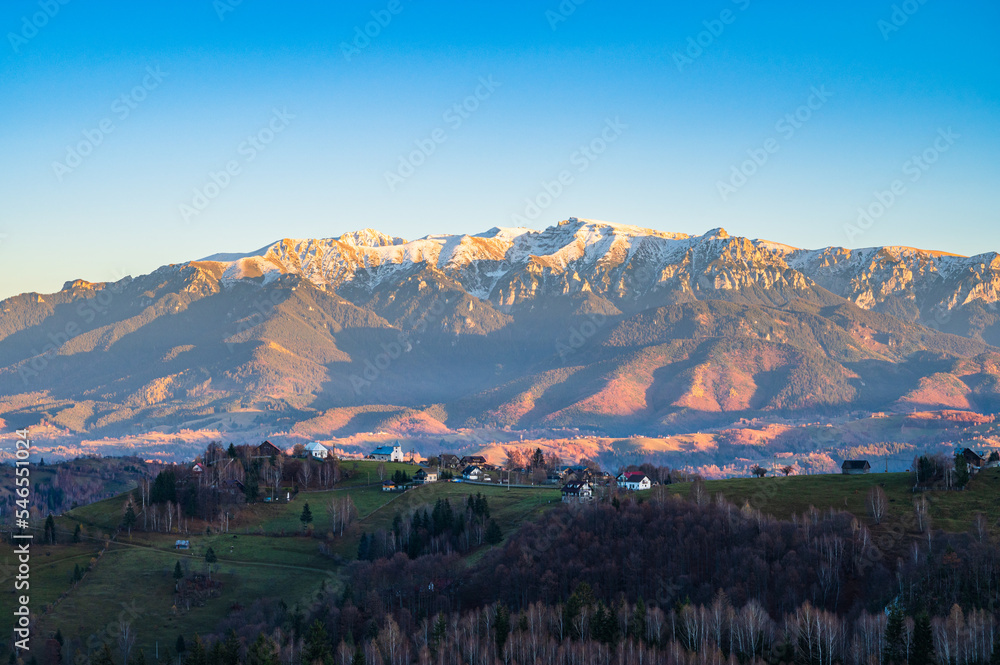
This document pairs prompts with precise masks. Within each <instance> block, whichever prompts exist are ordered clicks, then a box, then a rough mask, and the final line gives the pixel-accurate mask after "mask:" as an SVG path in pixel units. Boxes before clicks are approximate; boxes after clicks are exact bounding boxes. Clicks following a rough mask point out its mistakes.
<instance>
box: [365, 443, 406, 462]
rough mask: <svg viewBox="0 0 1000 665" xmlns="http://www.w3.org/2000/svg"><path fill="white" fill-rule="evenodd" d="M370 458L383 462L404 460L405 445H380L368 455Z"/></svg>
mask: <svg viewBox="0 0 1000 665" xmlns="http://www.w3.org/2000/svg"><path fill="white" fill-rule="evenodd" d="M368 459H374V460H379V461H382V462H402V461H403V446H401V445H399V444H396V445H394V446H379V447H378V448H376V449H375V450H373V451H372V452H371V453H370V454H369V455H368Z"/></svg>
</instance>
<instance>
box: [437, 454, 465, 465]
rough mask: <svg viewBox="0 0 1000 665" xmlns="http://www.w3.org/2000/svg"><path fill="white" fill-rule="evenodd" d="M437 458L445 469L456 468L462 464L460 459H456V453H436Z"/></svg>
mask: <svg viewBox="0 0 1000 665" xmlns="http://www.w3.org/2000/svg"><path fill="white" fill-rule="evenodd" d="M438 460H440V462H441V466H442V467H444V468H445V469H457V468H458V467H459V466H460V465H461V464H462V460H460V459H458V455H452V454H451V453H442V454H441V455H438Z"/></svg>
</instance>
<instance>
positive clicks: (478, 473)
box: [462, 465, 483, 480]
mask: <svg viewBox="0 0 1000 665" xmlns="http://www.w3.org/2000/svg"><path fill="white" fill-rule="evenodd" d="M462 477H463V478H465V479H466V480H482V479H483V470H482V469H480V468H479V467H478V466H471V465H470V466H467V467H465V468H464V469H462Z"/></svg>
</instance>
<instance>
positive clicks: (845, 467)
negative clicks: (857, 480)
mask: <svg viewBox="0 0 1000 665" xmlns="http://www.w3.org/2000/svg"><path fill="white" fill-rule="evenodd" d="M871 470H872V465H871V464H869V463H868V460H865V459H845V460H844V463H843V464H841V465H840V472H841V473H842V474H844V475H845V476H857V475H860V474H862V473H869V472H870V471H871Z"/></svg>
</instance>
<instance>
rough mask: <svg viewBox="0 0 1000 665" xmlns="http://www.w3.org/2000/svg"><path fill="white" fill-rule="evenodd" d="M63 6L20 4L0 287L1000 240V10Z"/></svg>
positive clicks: (1, 63)
mask: <svg viewBox="0 0 1000 665" xmlns="http://www.w3.org/2000/svg"><path fill="white" fill-rule="evenodd" d="M64 2H65V4H61V3H60V2H59V0H42V2H38V0H35V1H34V2H29V1H23V0H11V1H10V2H5V3H3V5H2V7H0V29H2V34H3V35H4V39H3V43H2V44H0V91H2V95H0V117H2V118H3V120H4V122H3V123H0V146H2V149H3V159H2V160H0V202H2V205H0V297H6V296H9V295H12V294H15V293H20V292H24V291H38V292H49V291H54V290H58V289H59V288H60V287H61V286H62V284H63V282H65V281H67V280H70V279H75V278H82V279H87V280H91V281H105V280H110V279H116V278H118V277H121V276H122V275H124V274H140V273H145V272H149V271H150V270H153V269H155V268H156V267H157V266H159V265H162V264H165V263H174V262H181V261H186V260H191V259H195V258H200V257H203V256H206V255H209V254H213V253H216V252H236V251H249V250H252V249H256V248H258V247H261V246H263V245H265V244H267V243H269V242H271V241H273V240H276V239H279V238H282V237H329V236H336V235H339V234H340V233H343V232H345V231H349V230H354V229H358V228H364V227H373V228H378V229H380V230H383V231H386V232H389V233H393V234H396V235H400V236H403V237H406V238H414V237H419V236H422V235H426V234H429V233H459V232H469V233H472V232H478V231H483V230H486V229H488V228H490V227H492V226H511V225H513V224H514V223H515V222H516V221H518V220H526V221H527V222H528V223H529V225H531V226H534V227H535V228H543V227H544V226H547V225H549V224H551V223H554V222H556V221H558V220H560V219H565V218H566V217H569V216H579V217H592V218H597V219H607V220H611V221H618V222H623V223H630V224H638V225H645V226H650V227H654V228H659V229H663V230H671V231H683V232H688V233H703V232H705V231H707V230H709V229H711V228H714V227H717V226H723V227H725V228H726V229H727V230H729V232H730V233H732V234H738V235H746V236H749V237H761V238H768V239H772V240H778V241H781V242H785V243H788V244H792V245H797V246H804V247H821V246H827V245H846V246H870V245H883V244H901V245H912V246H919V247H927V248H935V249H942V250H947V251H952V252H956V253H961V254H974V253H979V252H983V251H991V250H1000V213H998V207H997V201H996V197H997V194H996V191H997V183H998V182H1000V165H998V160H997V157H998V156H1000V113H998V112H1000V71H998V63H1000V34H998V33H1000V8H998V6H997V5H996V3H990V2H987V1H985V0H981V1H970V2H965V3H945V2H943V1H942V0H926V1H925V2H924V3H923V4H921V3H920V2H919V0H909V2H908V3H894V2H877V1H876V2H871V1H869V2H851V1H847V2H840V3H821V4H818V5H816V6H813V3H809V4H807V3H793V2H781V1H775V2H770V3H764V2H760V1H759V0H740V1H739V2H733V1H732V0H719V1H715V2H704V3H697V6H684V7H679V8H674V7H672V6H671V5H672V4H674V3H658V4H659V5H660V6H657V7H655V8H650V7H648V6H647V4H648V3H643V2H617V3H609V2H604V1H602V0H585V1H583V2H580V4H575V3H574V2H573V0H565V1H564V2H562V3H561V4H560V2H558V1H557V0H552V1H550V2H516V1H515V2H508V3H503V5H502V6H496V7H481V6H478V5H473V4H472V3H459V2H431V1H430V0H422V1H421V0H374V1H371V2H368V1H365V2H348V3H331V2H302V3H295V5H294V6H291V7H290V6H288V4H287V3H277V2H270V1H265V0H243V1H242V2H239V3H238V4H237V3H236V2H235V0H218V1H217V2H213V1H212V0H191V1H188V2H183V3H135V2H99V1H91V2H84V1H83V0H68V1H67V0H64ZM677 4H680V3H677ZM894 5H895V9H894ZM570 10H572V11H570ZM46 12H47V13H46ZM894 12H895V16H894ZM379 19H381V21H382V23H384V25H379V24H378V23H374V21H377V20H379ZM903 19H905V21H904V20H903ZM893 21H895V22H893ZM880 22H881V23H880ZM366 28H367V29H368V31H369V33H371V34H374V35H375V36H374V37H368V38H367V40H368V41H367V42H365V41H364V40H363V39H360V38H359V39H358V40H357V43H356V45H355V46H352V47H351V48H350V49H345V47H344V44H350V43H351V42H352V41H353V40H355V37H356V35H357V33H358V31H361V32H362V33H363V32H364V31H365V29H366ZM376 33H377V34H376ZM699 42H700V45H699ZM345 51H347V52H345ZM680 56H683V57H680ZM483 81H486V82H487V84H485V85H484V84H483V83H482V82H483ZM815 91H820V93H821V94H820V95H819V96H817V95H816V92H815ZM477 94H478V98H477ZM810 103H811V104H812V107H813V108H809V106H808V105H809V104H810ZM456 104H458V105H459V109H458V110H456V109H455V105H456ZM462 104H465V107H464V108H463V107H462V106H461V105H462ZM788 114H791V116H792V121H789V120H787V119H786V120H783V119H784V118H786V116H787V115H788ZM795 114H799V119H798V120H795ZM611 126H613V127H615V128H616V129H614V130H613V131H609V130H608V128H609V127H611ZM105 130H110V131H105ZM602 135H603V136H602ZM942 135H946V136H950V137H951V138H950V139H948V140H943V139H941V136H942ZM421 145H422V146H423V151H421V147H420V146H421ZM431 146H433V150H431V149H430V147H431ZM588 146H589V148H588ZM581 148H584V150H581ZM588 150H589V151H590V152H588ZM414 151H417V152H414ZM84 152H86V153H88V154H86V155H81V154H80V153H84ZM74 154H76V155H79V156H78V157H76V156H74ZM754 156H756V158H757V161H758V162H759V163H754V162H753V161H749V162H748V160H753V158H754ZM913 156H918V157H920V158H921V159H923V157H921V156H925V157H927V158H933V163H932V164H931V163H923V162H921V164H920V165H917V166H915V165H914V162H912V161H911V158H912V157H913ZM764 157H766V161H765V160H764ZM401 160H402V162H403V165H402V167H401ZM411 167H412V168H411ZM227 169H229V171H230V172H229V173H227V172H226V171H227ZM734 169H735V170H736V175H734ZM741 169H742V170H743V174H742V175H743V178H741V177H740V174H739V171H740V170H741ZM411 171H412V172H411ZM747 173H749V174H750V175H749V176H747V175H746V174H747ZM213 174H214V179H213ZM387 174H394V175H387ZM561 174H562V175H563V176H564V177H565V178H566V179H565V181H564V182H565V184H564V185H560V187H561V191H558V193H557V194H556V195H555V196H551V197H550V196H547V195H546V185H545V183H549V184H548V189H549V191H550V192H556V191H557V190H559V187H556V186H555V185H553V184H552V183H553V182H558V180H559V178H560V175H561ZM897 181H898V183H897V185H899V186H900V188H899V189H897V191H898V192H900V193H899V194H898V195H895V194H893V200H892V201H891V202H889V203H887V205H885V206H883V207H882V208H881V212H880V208H879V206H880V205H881V204H879V203H878V202H879V198H880V197H881V198H882V202H883V203H885V202H888V201H889V199H888V198H886V195H885V194H881V193H882V192H891V191H892V186H893V184H894V183H896V182H897ZM220 183H221V184H220ZM720 183H721V184H720ZM877 193H879V194H877ZM199 197H201V198H199ZM531 201H533V202H534V204H535V208H536V209H533V208H532V207H531V205H530V204H529V202H531ZM876 204H878V205H876ZM873 206H874V207H873ZM199 208H203V209H199ZM859 208H864V209H868V210H872V211H874V212H878V213H879V214H878V215H876V216H874V217H869V219H870V220H871V221H870V222H865V223H864V224H863V225H859V223H858V217H859V213H858V209H859Z"/></svg>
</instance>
